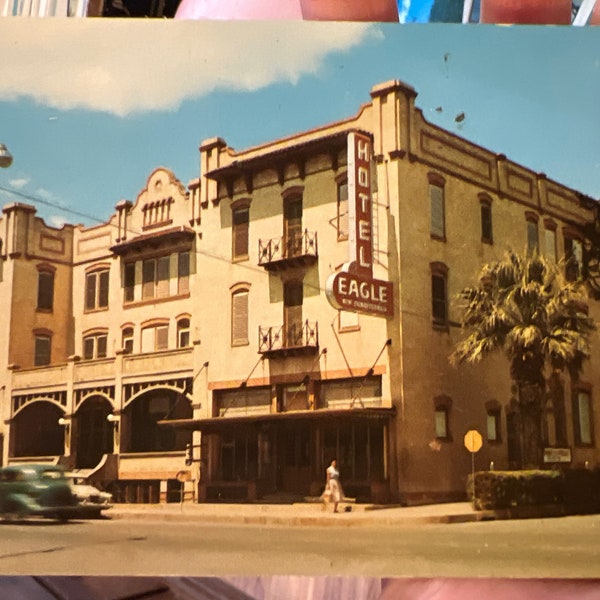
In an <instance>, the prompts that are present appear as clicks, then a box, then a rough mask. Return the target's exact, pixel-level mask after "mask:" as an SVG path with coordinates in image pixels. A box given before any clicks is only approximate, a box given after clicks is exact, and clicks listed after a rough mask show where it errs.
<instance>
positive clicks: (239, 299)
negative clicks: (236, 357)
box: [231, 290, 248, 346]
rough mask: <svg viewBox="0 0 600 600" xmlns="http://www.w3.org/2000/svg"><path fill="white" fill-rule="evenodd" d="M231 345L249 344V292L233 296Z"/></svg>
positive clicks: (237, 293)
mask: <svg viewBox="0 0 600 600" xmlns="http://www.w3.org/2000/svg"><path fill="white" fill-rule="evenodd" d="M231 344H232V346H242V345H246V344H248V290H243V291H238V292H235V293H234V294H232V296H231Z"/></svg>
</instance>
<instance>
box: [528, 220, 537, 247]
mask: <svg viewBox="0 0 600 600" xmlns="http://www.w3.org/2000/svg"><path fill="white" fill-rule="evenodd" d="M539 249H540V243H539V237H538V224H537V221H534V220H533V219H529V220H528V221H527V254H528V255H529V256H533V255H534V254H537V253H538V252H539Z"/></svg>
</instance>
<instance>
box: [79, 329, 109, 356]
mask: <svg viewBox="0 0 600 600" xmlns="http://www.w3.org/2000/svg"><path fill="white" fill-rule="evenodd" d="M107 339H108V337H107V335H106V334H105V333H102V334H98V335H88V336H86V337H84V338H83V358H84V359H85V360H92V359H94V358H106V347H107Z"/></svg>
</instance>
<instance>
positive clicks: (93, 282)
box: [85, 269, 109, 310]
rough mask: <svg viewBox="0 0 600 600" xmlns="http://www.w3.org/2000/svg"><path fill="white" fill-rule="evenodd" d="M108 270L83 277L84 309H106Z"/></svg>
mask: <svg viewBox="0 0 600 600" xmlns="http://www.w3.org/2000/svg"><path fill="white" fill-rule="evenodd" d="M108 282H109V270H108V269H102V270H98V271H92V272H90V273H87V274H86V276H85V308H86V310H95V309H100V308H108Z"/></svg>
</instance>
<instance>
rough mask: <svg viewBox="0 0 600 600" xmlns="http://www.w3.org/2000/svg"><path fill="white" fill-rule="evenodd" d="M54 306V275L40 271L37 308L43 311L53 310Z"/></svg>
mask: <svg viewBox="0 0 600 600" xmlns="http://www.w3.org/2000/svg"><path fill="white" fill-rule="evenodd" d="M53 305H54V273H53V272H51V271H40V272H39V273H38V299H37V307H38V309H41V310H52V307H53Z"/></svg>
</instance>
